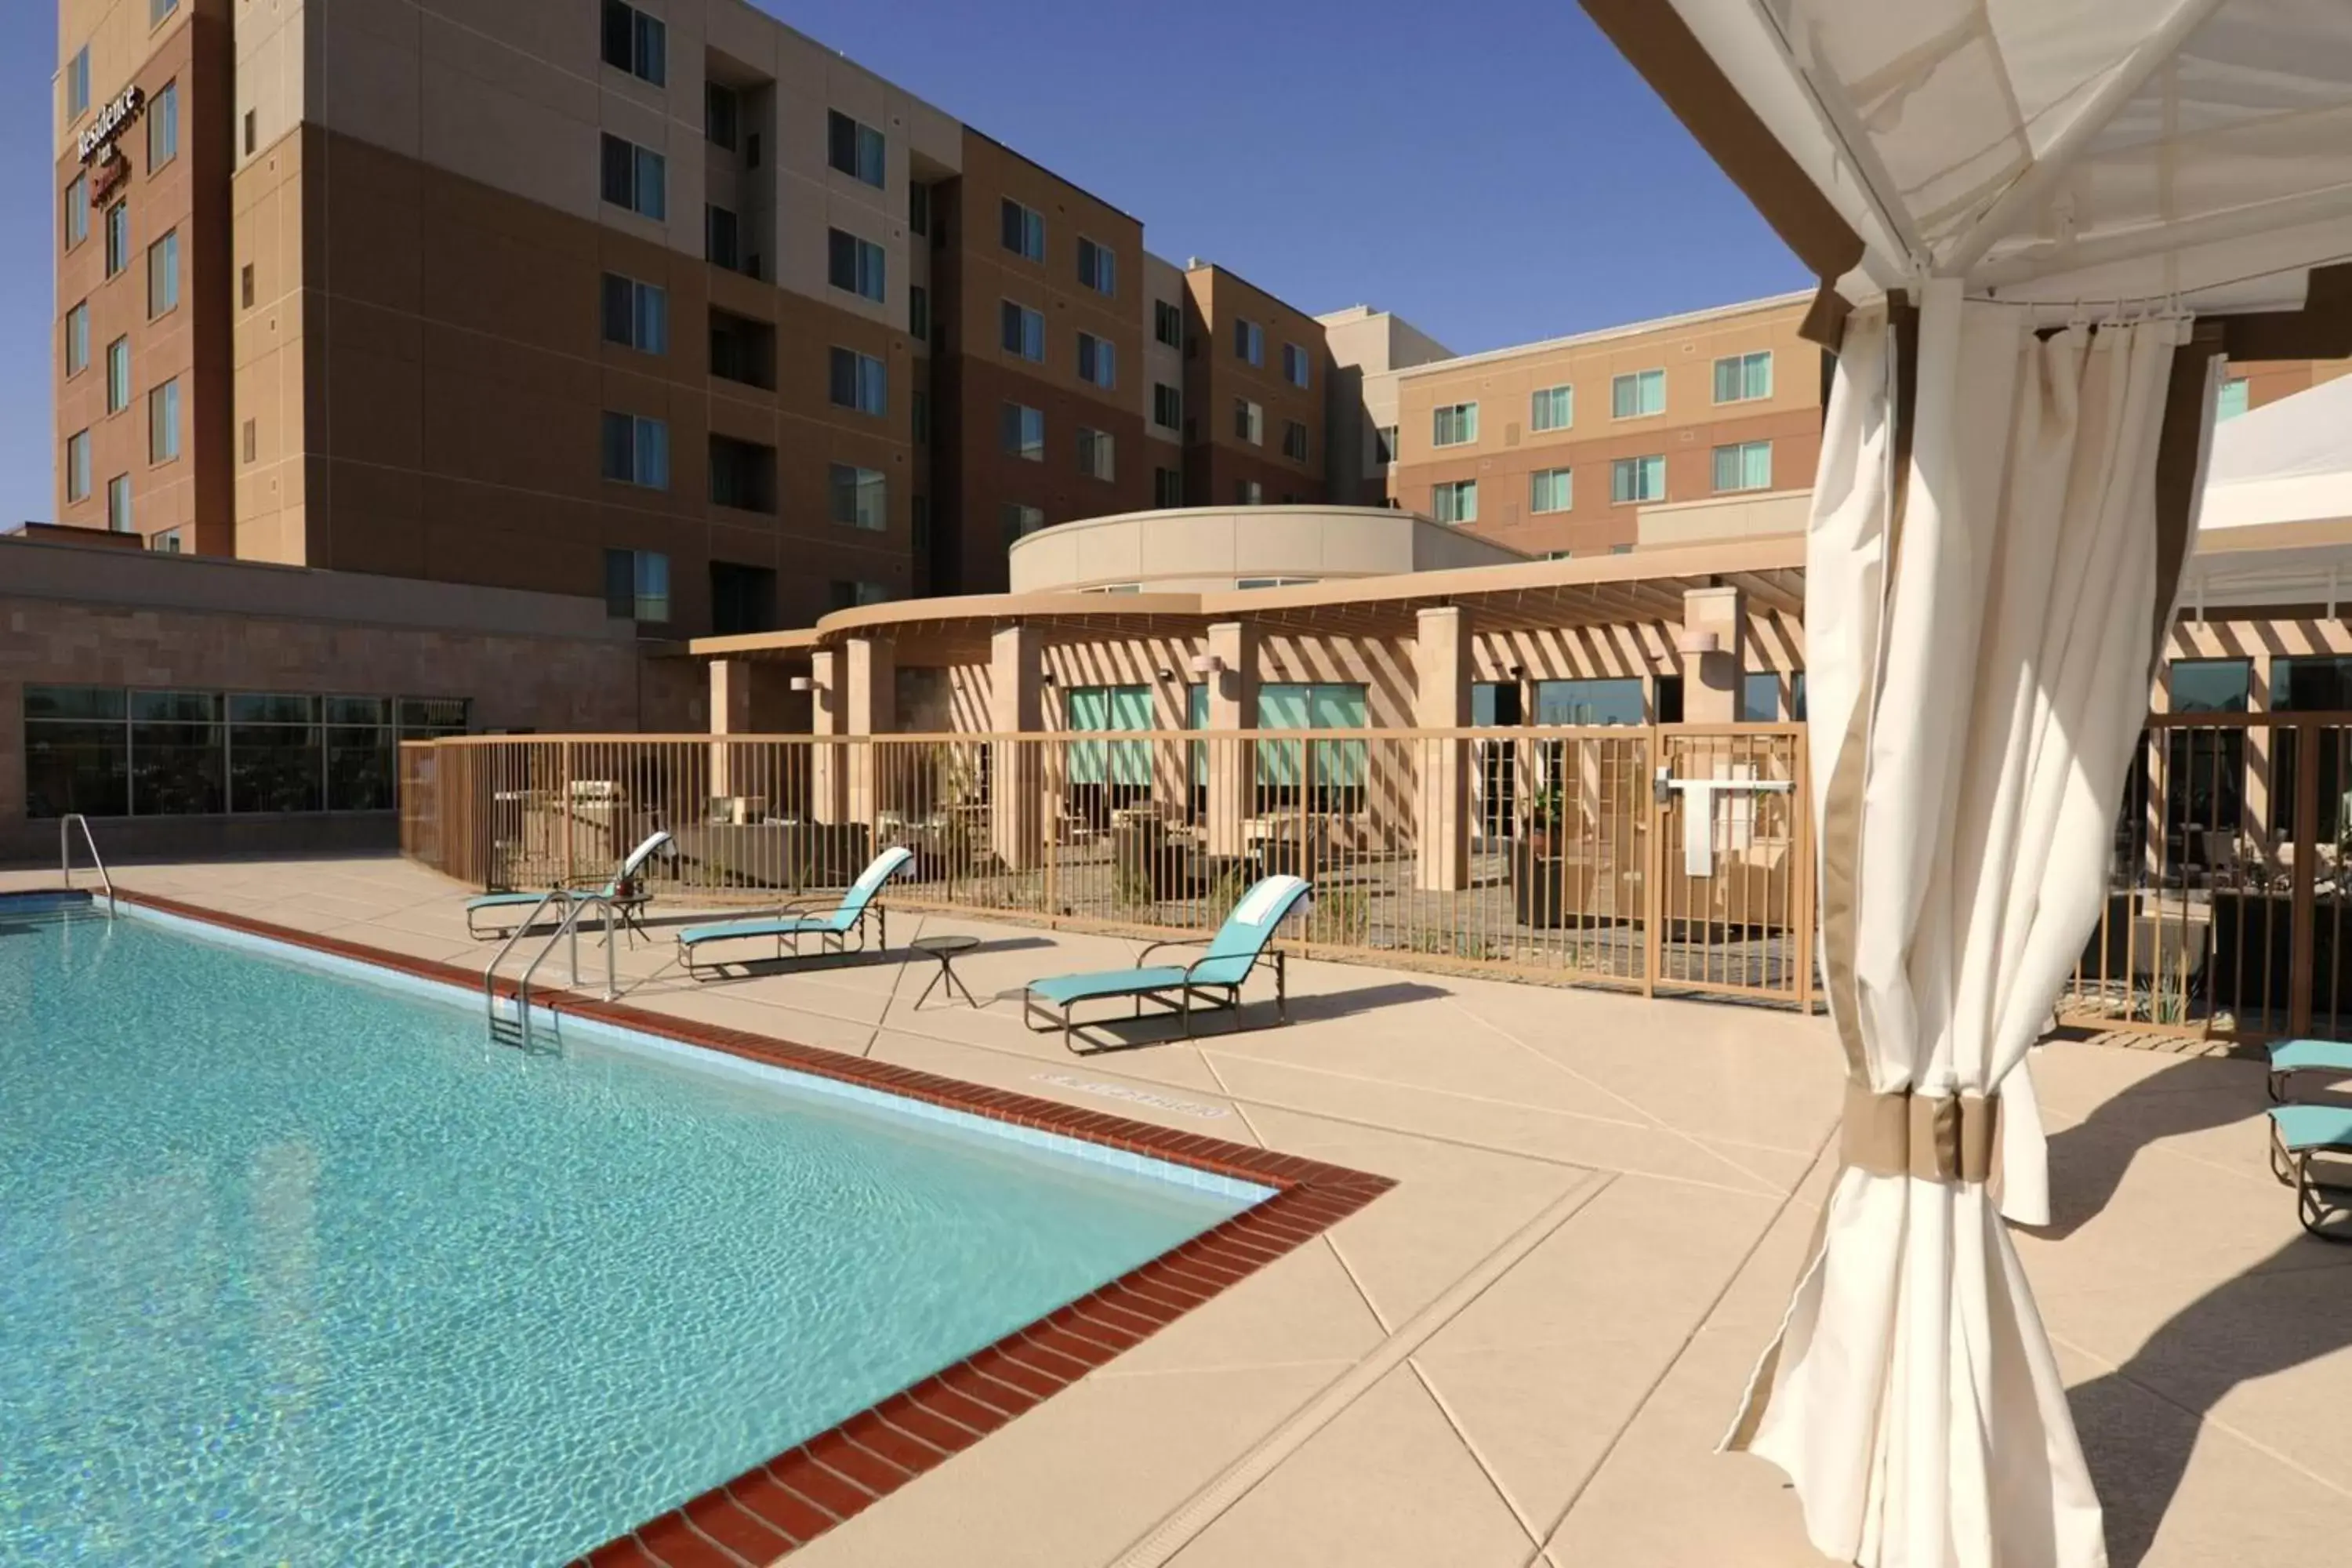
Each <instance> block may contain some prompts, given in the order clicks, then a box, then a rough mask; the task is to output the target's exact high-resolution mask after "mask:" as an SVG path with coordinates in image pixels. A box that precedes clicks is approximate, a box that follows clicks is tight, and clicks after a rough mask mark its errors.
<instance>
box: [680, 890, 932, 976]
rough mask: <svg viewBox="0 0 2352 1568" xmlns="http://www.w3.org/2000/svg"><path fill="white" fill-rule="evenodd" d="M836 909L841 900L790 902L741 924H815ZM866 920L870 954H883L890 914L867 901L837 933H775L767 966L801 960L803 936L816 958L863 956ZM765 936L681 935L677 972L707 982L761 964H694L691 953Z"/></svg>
mask: <svg viewBox="0 0 2352 1568" xmlns="http://www.w3.org/2000/svg"><path fill="white" fill-rule="evenodd" d="M878 892H879V889H877V897H878ZM840 908H841V900H838V899H835V900H834V901H833V902H832V903H829V904H828V903H825V902H824V901H823V900H816V899H794V900H793V901H792V902H790V903H787V904H779V905H777V906H776V908H775V910H774V912H773V913H772V914H765V915H746V916H745V917H744V918H743V921H742V923H743V924H746V925H749V924H751V923H753V922H754V921H762V920H775V921H784V920H792V919H794V918H796V917H797V918H800V919H803V920H819V919H822V918H823V917H824V916H825V915H829V914H831V913H833V912H834V911H835V910H838V909H840ZM868 920H871V921H873V922H874V951H876V952H881V951H884V950H885V949H887V948H888V947H889V945H890V911H889V910H886V909H884V908H883V907H882V905H881V904H880V903H879V902H878V901H877V900H873V899H869V900H867V901H866V907H865V908H864V909H862V910H858V911H857V918H856V920H854V921H850V922H849V924H848V925H847V926H846V927H845V929H843V930H841V931H833V930H830V929H828V928H826V927H824V926H822V925H811V926H809V927H807V928H806V929H805V930H802V931H776V932H774V933H772V934H773V935H774V937H775V939H776V952H775V955H774V957H773V958H772V959H771V960H768V961H767V962H770V963H782V962H783V961H784V960H785V959H787V958H800V957H803V956H804V955H803V953H802V952H801V938H803V937H804V936H813V937H816V938H818V939H820V940H819V941H818V943H817V954H819V955H822V954H824V953H834V954H846V953H852V952H866V921H868ZM853 931H854V932H856V936H857V945H856V946H855V947H852V946H850V945H849V937H850V933H851V932H853ZM769 934H771V933H768V932H764V931H763V932H761V933H759V934H757V935H745V936H707V937H704V938H703V939H702V941H700V942H692V943H689V942H688V941H687V940H686V937H685V935H684V933H682V932H681V933H680V934H679V936H678V939H677V965H678V967H679V968H680V969H683V970H685V971H686V973H688V975H689V976H691V977H692V978H694V979H696V980H707V979H709V977H710V976H711V974H712V973H716V972H718V971H719V970H723V969H725V968H726V967H727V966H728V965H730V964H736V963H758V962H761V961H760V960H756V959H746V958H740V957H739V958H720V959H711V960H707V961H705V962H704V963H695V961H694V952H695V949H696V948H698V947H707V946H709V945H710V944H711V943H713V942H759V941H761V940H762V939H763V938H764V937H766V936H767V935H769ZM788 943H789V944H790V947H791V951H790V952H787V951H785V949H786V944H788Z"/></svg>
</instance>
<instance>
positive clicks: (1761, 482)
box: [1715, 441, 1772, 495]
mask: <svg viewBox="0 0 2352 1568" xmlns="http://www.w3.org/2000/svg"><path fill="white" fill-rule="evenodd" d="M1771 488H1772V443H1771V442H1769V441H1741V442H1739V443H1738V444H1737V445H1735V446H1730V447H1717V448H1716V449H1715V489H1716V492H1717V494H1718V495H1720V494H1722V493H1724V492H1726V491H1729V490H1769V489H1771Z"/></svg>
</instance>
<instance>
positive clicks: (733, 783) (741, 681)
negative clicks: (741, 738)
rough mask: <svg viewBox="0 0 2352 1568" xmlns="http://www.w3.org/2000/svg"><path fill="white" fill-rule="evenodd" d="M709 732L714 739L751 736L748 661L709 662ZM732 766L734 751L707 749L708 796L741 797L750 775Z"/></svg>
mask: <svg viewBox="0 0 2352 1568" xmlns="http://www.w3.org/2000/svg"><path fill="white" fill-rule="evenodd" d="M710 732H711V734H713V735H748V734H750V733H751V660H750V659H747V658H732V659H730V658H714V659H712V660H711V661H710ZM738 773H739V770H738V769H737V767H736V766H735V748H734V747H733V746H730V745H729V744H727V743H726V742H724V741H713V742H711V746H710V793H711V794H712V795H715V796H719V797H722V798H731V797H733V796H737V795H741V794H742V793H743V786H744V784H745V783H746V782H747V781H748V780H749V778H750V776H751V774H750V770H749V768H748V767H746V768H744V769H742V770H740V773H741V777H740V778H739V777H738Z"/></svg>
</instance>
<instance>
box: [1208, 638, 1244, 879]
mask: <svg viewBox="0 0 2352 1568" xmlns="http://www.w3.org/2000/svg"><path fill="white" fill-rule="evenodd" d="M1203 679H1205V680H1206V681H1207V682H1208V687H1209V734H1210V735H1211V737H1212V739H1211V741H1210V742H1209V786H1208V787H1209V853H1210V854H1211V855H1213V856H1217V857H1237V856H1242V855H1246V854H1247V853H1249V847H1250V846H1249V818H1250V815H1251V814H1250V802H1251V798H1252V796H1253V795H1255V785H1256V782H1257V760H1256V757H1255V755H1254V754H1253V750H1252V748H1251V747H1249V746H1248V745H1245V744H1244V743H1243V742H1242V741H1241V740H1240V739H1239V737H1241V736H1242V735H1244V734H1245V733H1246V732H1247V731H1252V730H1255V729H1256V728H1257V628H1256V627H1255V626H1251V625H1250V624H1249V623H1247V622H1245V621H1219V622H1217V623H1215V624H1214V625H1213V626H1210V627H1209V670H1208V673H1207V675H1206V676H1204V677H1203Z"/></svg>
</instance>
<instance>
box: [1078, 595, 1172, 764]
mask: <svg viewBox="0 0 2352 1568" xmlns="http://www.w3.org/2000/svg"><path fill="white" fill-rule="evenodd" d="M1139 586H1140V585H1139ZM1106 591H1107V592H1108V591H1111V590H1106ZM1063 717H1064V719H1065V721H1066V722H1065V726H1064V727H1065V728H1066V729H1068V730H1072V731H1080V732H1097V733H1098V732H1101V731H1118V730H1149V729H1151V728H1152V727H1153V725H1152V722H1151V688H1150V687H1149V686H1073V687H1071V688H1070V695H1069V699H1068V701H1067V704H1066V707H1065V708H1064V710H1063ZM1068 754H1069V778H1070V782H1071V783H1072V784H1097V785H1100V784H1118V785H1124V786H1126V787H1127V788H1129V789H1134V790H1141V789H1144V788H1147V787H1148V786H1149V785H1150V783H1151V743H1150V742H1148V741H1077V742H1072V743H1071V745H1070V749H1069V753H1068Z"/></svg>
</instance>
